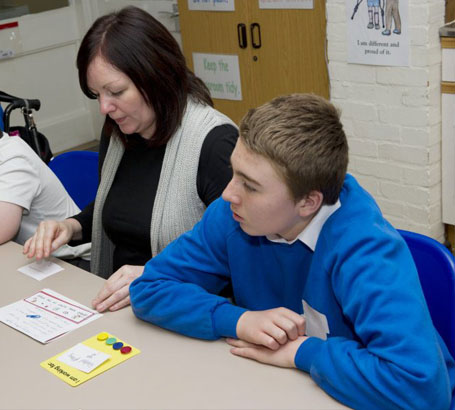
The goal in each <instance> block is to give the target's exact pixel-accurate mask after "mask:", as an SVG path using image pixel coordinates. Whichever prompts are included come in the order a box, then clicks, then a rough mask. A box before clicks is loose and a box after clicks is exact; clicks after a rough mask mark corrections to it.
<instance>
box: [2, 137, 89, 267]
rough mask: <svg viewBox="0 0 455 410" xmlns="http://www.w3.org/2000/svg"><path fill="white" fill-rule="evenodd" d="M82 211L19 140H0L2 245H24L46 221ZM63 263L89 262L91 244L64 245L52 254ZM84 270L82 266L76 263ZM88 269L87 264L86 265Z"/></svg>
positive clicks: (27, 146) (44, 166) (10, 138)
mask: <svg viewBox="0 0 455 410" xmlns="http://www.w3.org/2000/svg"><path fill="white" fill-rule="evenodd" d="M79 212H80V210H79V208H78V207H77V205H76V204H75V203H74V201H73V200H72V199H71V197H70V196H69V194H68V193H67V192H66V190H65V188H64V187H63V185H62V183H61V182H60V180H59V179H58V178H57V176H56V175H55V174H54V173H53V172H52V171H51V169H50V168H49V167H48V166H47V165H46V164H45V163H44V162H43V161H42V160H41V159H40V158H39V157H38V155H36V153H35V152H34V151H33V150H32V148H31V147H30V146H29V145H28V144H27V143H26V142H25V141H24V140H22V139H21V138H20V137H17V136H10V135H8V134H6V133H2V136H1V137H0V221H1V223H0V244H2V243H5V242H7V241H9V240H13V241H15V242H17V243H19V244H21V245H23V244H24V242H25V241H26V240H27V239H28V238H30V237H31V236H33V234H34V233H35V231H36V228H37V227H38V225H39V223H40V222H41V221H43V220H46V219H58V220H60V219H65V218H68V217H70V216H73V215H75V214H77V213H79ZM53 256H56V257H59V258H62V259H68V260H70V261H71V260H72V259H79V258H81V259H82V260H86V261H87V260H90V244H84V245H79V246H68V245H65V246H63V247H61V248H60V249H58V250H57V251H56V252H54V253H53ZM75 264H77V265H78V266H81V267H84V264H83V263H81V264H80V263H75ZM87 267H88V264H87Z"/></svg>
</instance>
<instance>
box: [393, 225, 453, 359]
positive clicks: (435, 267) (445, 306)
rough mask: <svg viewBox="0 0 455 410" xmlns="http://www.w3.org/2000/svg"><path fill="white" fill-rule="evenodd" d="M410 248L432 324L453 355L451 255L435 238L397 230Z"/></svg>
mask: <svg viewBox="0 0 455 410" xmlns="http://www.w3.org/2000/svg"><path fill="white" fill-rule="evenodd" d="M398 232H399V233H400V234H401V236H402V237H403V238H404V240H405V241H406V243H407V245H408V247H409V250H410V251H411V254H412V257H413V258H414V262H415V264H416V266H417V272H418V273H419V278H420V283H421V285H422V289H423V293H424V295H425V299H426V302H427V305H428V308H429V310H430V314H431V318H432V320H433V324H434V327H435V328H436V329H437V330H438V332H439V334H440V335H441V337H442V339H443V340H444V342H445V343H446V345H447V348H448V349H449V352H450V353H451V355H452V357H455V259H454V257H453V255H452V254H451V253H450V252H449V250H448V249H447V248H446V247H445V246H444V245H442V244H440V243H439V242H438V241H436V240H434V239H432V238H429V237H428V236H425V235H421V234H418V233H415V232H409V231H402V230H398Z"/></svg>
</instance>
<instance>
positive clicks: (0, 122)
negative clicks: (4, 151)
mask: <svg viewBox="0 0 455 410" xmlns="http://www.w3.org/2000/svg"><path fill="white" fill-rule="evenodd" d="M3 130H4V128H3V108H2V105H1V104H0V131H3Z"/></svg>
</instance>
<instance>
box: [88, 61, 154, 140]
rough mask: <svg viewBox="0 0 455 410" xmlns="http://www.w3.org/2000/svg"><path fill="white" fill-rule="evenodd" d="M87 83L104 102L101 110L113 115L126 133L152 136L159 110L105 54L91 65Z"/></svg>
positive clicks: (110, 115) (105, 113)
mask: <svg viewBox="0 0 455 410" xmlns="http://www.w3.org/2000/svg"><path fill="white" fill-rule="evenodd" d="M87 84H88V87H89V89H90V91H91V92H92V93H93V94H95V95H96V96H97V98H98V102H99V104H100V111H101V114H104V115H108V116H109V117H110V118H112V119H113V120H114V121H115V122H116V123H117V125H118V126H119V128H120V130H121V131H122V132H123V133H124V134H134V133H138V134H139V135H141V136H142V137H143V138H146V139H150V138H151V137H152V136H153V134H154V133H155V130H156V116H155V111H154V110H153V108H151V107H150V106H149V105H148V104H147V102H146V101H145V99H144V98H143V97H142V95H141V93H140V92H139V90H138V89H137V88H136V86H135V85H134V83H133V82H132V81H131V79H130V78H129V77H128V76H127V75H125V74H124V73H122V72H121V71H119V70H117V69H116V68H115V67H114V66H113V65H112V64H110V63H109V62H107V61H106V60H105V59H104V58H102V57H101V56H97V57H95V58H94V59H93V61H92V62H91V63H90V65H89V66H88V69H87Z"/></svg>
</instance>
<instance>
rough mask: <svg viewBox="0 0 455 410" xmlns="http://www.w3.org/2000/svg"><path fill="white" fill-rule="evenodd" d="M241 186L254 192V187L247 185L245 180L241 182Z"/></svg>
mask: <svg viewBox="0 0 455 410" xmlns="http://www.w3.org/2000/svg"><path fill="white" fill-rule="evenodd" d="M243 186H244V188H245V189H246V190H247V191H248V192H255V191H256V189H255V188H253V187H252V186H251V185H248V184H247V183H246V182H244V183H243Z"/></svg>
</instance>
